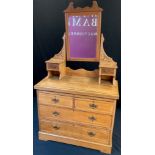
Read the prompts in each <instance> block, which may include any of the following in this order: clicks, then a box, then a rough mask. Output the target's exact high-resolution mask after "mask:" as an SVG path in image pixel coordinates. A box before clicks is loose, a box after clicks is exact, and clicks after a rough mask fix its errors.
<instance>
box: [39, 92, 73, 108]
mask: <svg viewBox="0 0 155 155" xmlns="http://www.w3.org/2000/svg"><path fill="white" fill-rule="evenodd" d="M38 99H39V103H40V104H45V105H54V106H60V107H68V108H73V98H72V97H70V96H63V95H58V94H56V93H48V92H39V93H38Z"/></svg>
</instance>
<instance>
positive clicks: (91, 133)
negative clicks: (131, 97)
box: [40, 120, 110, 144]
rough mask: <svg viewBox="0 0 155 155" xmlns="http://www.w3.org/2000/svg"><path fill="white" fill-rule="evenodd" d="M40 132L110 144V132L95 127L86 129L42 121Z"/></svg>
mask: <svg viewBox="0 0 155 155" xmlns="http://www.w3.org/2000/svg"><path fill="white" fill-rule="evenodd" d="M40 130H41V131H42V132H47V133H52V134H55V135H60V136H66V137H71V138H76V139H80V140H87V141H92V142H97V143H103V144H109V139H110V131H109V130H104V129H96V128H93V127H84V126H80V125H77V124H71V123H65V122H60V121H43V120H42V121H40Z"/></svg>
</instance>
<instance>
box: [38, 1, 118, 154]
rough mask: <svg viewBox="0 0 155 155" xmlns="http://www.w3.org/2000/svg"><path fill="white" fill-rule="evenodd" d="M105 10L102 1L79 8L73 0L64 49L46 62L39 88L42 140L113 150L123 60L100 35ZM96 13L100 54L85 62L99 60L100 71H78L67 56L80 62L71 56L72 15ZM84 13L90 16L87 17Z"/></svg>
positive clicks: (97, 48)
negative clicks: (112, 53)
mask: <svg viewBox="0 0 155 155" xmlns="http://www.w3.org/2000/svg"><path fill="white" fill-rule="evenodd" d="M101 11H102V9H101V8H99V7H98V5H97V2H96V1H93V4H92V7H86V8H74V6H73V2H72V1H71V2H70V4H69V6H68V8H67V9H66V10H65V17H66V33H65V34H64V37H63V41H64V45H63V48H62V50H61V51H60V52H59V53H58V54H56V55H55V56H54V57H53V58H51V59H50V60H48V61H46V69H47V73H48V75H47V77H45V78H44V79H43V80H41V81H40V82H39V83H38V84H36V85H35V89H36V90H37V99H38V113H39V139H40V140H45V141H47V140H52V141H57V142H63V143H67V144H73V145H77V146H83V147H87V148H92V149H96V150H100V151H101V152H104V153H109V154H110V153H111V150H112V134H113V126H114V119H115V111H116V101H117V99H118V98H119V93H118V83H117V80H115V78H116V69H117V63H116V62H114V61H113V60H112V59H111V58H110V57H108V56H107V55H106V53H105V51H104V49H103V42H104V37H103V35H101V34H100V28H101V21H100V20H101ZM91 13H92V14H93V15H94V14H95V16H97V19H98V25H96V27H97V32H98V33H97V36H95V38H96V42H95V47H96V50H95V53H96V55H95V56H94V57H93V58H92V57H91V58H90V57H89V56H88V55H86V57H84V56H82V57H81V58H80V59H79V61H91V62H93V61H95V62H99V68H98V69H96V70H94V71H87V70H84V69H78V70H72V69H71V68H69V67H67V66H66V61H75V60H76V61H77V60H78V58H77V57H71V56H72V53H71V52H73V51H71V49H72V48H71V46H70V44H71V39H72V38H71V37H70V35H69V34H70V33H69V29H70V28H69V26H68V19H69V17H70V16H71V15H72V16H73V17H74V16H75V14H76V16H80V18H81V19H83V18H84V19H85V18H86V17H87V16H90V14H91ZM83 14H84V17H81V16H83ZM92 17H93V16H92ZM76 26H78V24H77V25H76ZM93 26H94V25H93ZM85 34H86V33H85ZM78 37H79V36H78ZM85 37H88V36H85ZM79 44H80V43H79ZM81 44H82V42H81ZM83 47H84V46H83ZM85 49H86V47H85ZM78 57H79V55H78Z"/></svg>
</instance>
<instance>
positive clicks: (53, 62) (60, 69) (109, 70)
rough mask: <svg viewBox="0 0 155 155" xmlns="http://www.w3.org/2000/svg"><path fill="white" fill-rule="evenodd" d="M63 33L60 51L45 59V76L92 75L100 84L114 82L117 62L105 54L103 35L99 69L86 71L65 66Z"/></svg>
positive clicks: (60, 77)
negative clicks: (46, 73) (46, 74)
mask: <svg viewBox="0 0 155 155" xmlns="http://www.w3.org/2000/svg"><path fill="white" fill-rule="evenodd" d="M65 39H66V37H65V34H64V36H63V47H62V49H61V51H60V52H59V53H58V54H56V55H55V56H54V57H52V58H51V59H49V60H48V61H46V70H47V72H48V76H47V78H52V76H58V77H59V80H61V79H62V78H63V77H64V76H82V77H92V78H98V83H99V84H101V83H102V82H103V83H105V82H104V81H110V82H111V84H113V85H115V84H116V80H115V78H116V69H117V63H116V62H115V61H114V60H113V59H112V58H110V57H109V56H107V54H106V53H105V51H104V48H103V42H104V37H103V34H102V35H101V49H100V59H99V69H96V70H94V71H87V70H85V69H77V70H72V69H70V68H69V67H66V47H65V43H66V41H65Z"/></svg>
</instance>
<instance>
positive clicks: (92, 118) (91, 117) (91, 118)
mask: <svg viewBox="0 0 155 155" xmlns="http://www.w3.org/2000/svg"><path fill="white" fill-rule="evenodd" d="M88 119H89V120H91V121H95V120H96V118H95V117H94V116H90V117H88Z"/></svg>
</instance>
